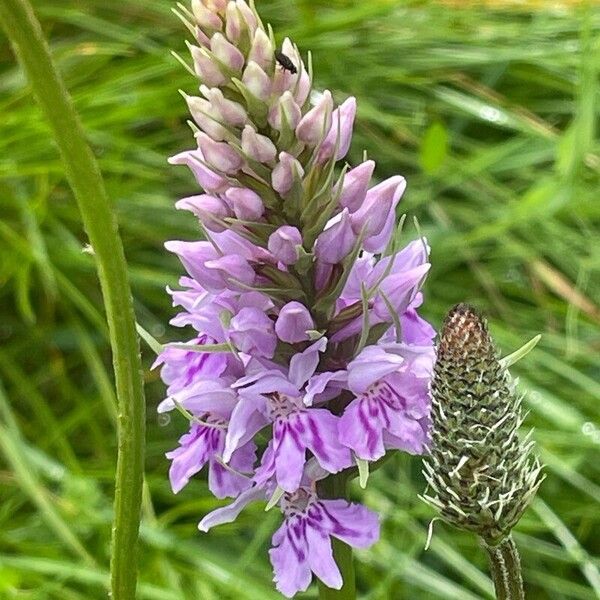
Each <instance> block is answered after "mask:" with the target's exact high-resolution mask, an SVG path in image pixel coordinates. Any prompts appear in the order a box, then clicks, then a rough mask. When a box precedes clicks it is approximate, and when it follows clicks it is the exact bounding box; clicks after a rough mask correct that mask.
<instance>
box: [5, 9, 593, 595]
mask: <svg viewBox="0 0 600 600" xmlns="http://www.w3.org/2000/svg"><path fill="white" fill-rule="evenodd" d="M257 4H258V8H259V10H260V12H261V14H262V16H263V18H264V19H265V20H267V21H270V22H271V23H272V24H273V26H274V27H275V28H276V32H277V34H278V36H279V39H280V40H281V39H282V38H283V36H284V35H289V36H292V37H293V39H294V40H295V41H296V42H297V43H298V44H299V46H300V48H301V50H302V51H303V52H304V53H305V52H306V51H307V50H309V49H310V50H312V52H313V60H314V66H315V73H316V84H317V86H319V87H323V88H324V87H328V88H330V89H332V90H334V92H335V93H336V95H337V96H338V98H343V97H344V96H345V95H347V94H353V95H355V96H357V98H358V100H359V116H358V123H357V127H356V136H355V140H354V143H353V146H352V150H351V154H350V158H351V160H352V161H353V162H356V161H358V160H359V159H360V157H361V155H362V152H363V149H366V150H367V152H368V153H369V155H370V156H372V157H373V158H375V159H376V160H377V161H378V168H377V176H378V177H379V178H383V177H386V176H389V175H391V174H394V173H401V174H403V175H405V176H406V177H407V179H408V181H409V189H408V191H407V193H406V195H405V198H404V200H403V201H402V205H401V207H402V210H403V211H405V212H407V213H408V215H409V217H412V216H416V217H418V219H419V222H420V224H421V228H422V230H423V232H424V233H425V234H426V235H427V236H428V238H429V240H430V243H431V245H432V248H433V265H434V267H433V270H432V273H431V277H430V278H429V280H428V283H427V286H426V292H427V301H426V304H425V306H424V309H423V312H424V314H425V316H427V317H428V318H429V319H430V320H431V321H432V322H433V323H434V324H435V325H436V326H438V325H439V324H440V321H441V318H442V316H443V314H444V312H445V311H446V310H447V309H448V308H449V307H450V306H451V305H452V304H453V303H455V302H458V301H462V300H466V301H469V302H472V303H474V304H476V305H477V306H478V307H480V308H481V309H483V310H484V311H485V312H486V313H487V314H488V315H489V317H490V321H491V326H492V330H493V332H494V334H495V335H496V336H497V340H498V342H499V343H500V345H501V346H502V348H503V351H504V352H505V353H506V354H508V353H509V352H511V351H513V350H514V349H516V348H517V347H519V346H520V345H522V344H523V343H524V342H526V341H527V340H528V339H530V338H531V337H533V336H534V335H535V334H537V333H539V332H541V333H543V334H544V336H543V339H542V342H541V343H540V345H539V346H538V348H537V349H536V350H534V351H533V352H532V353H531V354H530V355H528V356H527V357H526V358H525V359H524V360H523V361H522V362H520V363H518V364H517V365H516V366H515V367H514V373H515V374H516V375H518V376H519V378H520V386H521V388H522V389H523V391H524V392H527V399H526V407H527V409H528V410H530V414H529V416H528V418H527V425H529V426H535V428H536V431H535V439H536V440H537V442H538V445H539V448H540V451H541V454H542V458H543V460H544V461H545V462H546V464H547V465H548V467H547V474H548V478H547V480H546V482H545V483H544V484H543V486H542V490H541V493H540V495H539V499H538V500H537V501H536V503H535V504H534V506H533V508H532V509H531V510H530V511H529V512H528V513H527V514H526V516H525V518H524V519H523V520H522V522H521V523H520V525H519V527H518V531H517V533H516V536H515V537H516V539H517V542H518V544H519V546H520V550H521V553H522V559H523V564H524V570H525V579H526V582H527V587H528V591H529V595H528V597H529V598H531V599H543V598H552V599H558V600H562V599H565V600H566V599H583V600H588V599H593V598H600V574H599V571H600V460H599V459H600V408H599V399H600V384H599V382H598V379H599V377H598V376H599V374H600V360H599V356H600V326H599V325H600V308H599V307H598V300H599V298H600V294H599V291H600V280H599V278H598V270H599V268H600V244H599V243H598V239H599V237H598V234H599V224H600V204H599V201H598V200H599V199H598V195H599V191H600V144H599V140H598V136H597V134H596V128H595V122H596V119H597V115H598V110H599V109H598V100H599V98H598V69H599V67H600V9H598V8H597V7H596V8H594V7H592V6H591V5H589V6H588V7H587V8H586V7H585V6H581V7H579V8H570V9H566V8H562V9H561V8H556V9H549V8H548V7H547V8H546V10H539V3H537V6H536V7H534V6H531V7H529V8H528V7H527V5H526V3H524V5H523V6H521V7H520V8H512V9H510V10H509V9H503V10H495V11H494V10H491V9H489V8H485V9H484V8H477V7H474V6H472V5H469V7H466V6H465V7H464V8H462V9H460V10H459V9H456V8H453V9H450V8H448V7H447V6H443V5H442V4H440V3H436V2H432V1H406V2H399V1H392V0H370V1H369V2H353V1H351V0H286V1H282V0H259V1H258V2H257ZM34 5H35V8H36V10H37V12H38V15H39V17H40V18H41V20H42V23H43V26H44V29H45V31H46V34H47V35H48V36H49V38H50V40H51V44H52V49H53V52H54V56H55V58H56V60H57V62H58V64H59V66H60V69H61V71H62V73H63V75H64V77H65V78H66V82H67V84H68V87H69V89H70V90H71V92H72V93H73V95H74V98H75V102H76V105H77V108H78V110H79V111H80V113H81V116H82V119H83V121H84V124H85V127H86V130H87V132H88V134H89V137H90V140H91V141H92V143H93V145H94V148H95V150H96V152H97V155H98V156H99V158H100V161H101V165H102V168H103V172H104V176H105V178H106V183H107V187H108V190H109V194H110V196H111V198H112V199H113V200H114V202H115V206H116V208H117V210H118V214H119V220H120V224H121V232H122V235H123V238H124V244H125V249H126V253H127V256H128V260H129V265H130V270H131V278H132V282H133V289H134V296H135V303H136V311H137V316H138V320H139V321H140V322H141V323H142V324H143V325H144V326H145V327H146V328H147V329H148V330H150V331H151V332H152V333H153V334H154V335H155V336H156V337H158V338H159V339H161V340H163V341H166V340H168V339H173V337H174V336H176V335H177V334H178V333H179V332H177V331H173V330H172V329H171V328H169V327H168V325H167V323H168V319H169V318H170V316H172V315H173V309H172V308H171V307H170V303H169V297H168V296H167V295H166V293H165V292H164V287H165V285H166V284H170V285H175V284H176V281H177V278H178V275H179V274H180V272H181V267H180V266H179V264H178V263H177V262H176V261H175V260H174V259H173V258H172V257H171V256H169V255H167V254H166V253H165V252H164V251H163V249H162V244H163V242H164V241H165V240H167V239H173V238H181V239H194V238H197V237H198V231H197V229H196V226H195V223H194V219H192V218H189V217H187V216H185V215H182V214H179V213H177V211H175V210H174V209H173V203H174V201H175V200H176V199H178V198H179V197H181V196H183V195H186V194H189V193H190V192H192V191H194V190H195V187H194V184H193V183H192V180H191V177H190V176H189V174H188V173H187V172H186V170H184V169H177V168H172V167H169V166H168V165H167V164H166V157H167V156H168V155H171V154H173V153H175V152H177V151H179V150H182V149H185V148H188V147H191V145H192V143H193V140H192V137H191V134H190V131H189V129H188V127H187V126H186V124H185V120H186V118H187V115H186V111H185V106H184V103H183V101H182V100H181V98H180V96H179V94H178V93H177V90H178V88H182V89H184V90H186V91H187V92H189V93H193V91H194V81H193V80H192V79H191V77H190V76H189V75H188V74H187V73H186V72H185V71H184V70H183V69H182V68H181V67H180V65H179V64H178V63H177V62H176V61H175V60H174V59H173V58H172V57H171V56H170V55H169V50H170V49H175V50H177V51H180V52H181V53H182V54H184V48H185V47H184V43H183V39H184V35H185V31H184V29H183V27H182V26H181V25H180V24H179V22H178V21H177V19H176V18H175V17H174V16H173V15H172V14H171V13H170V8H171V6H172V3H171V2H169V1H167V0H122V1H121V2H110V3H107V2H103V1H101V0H86V1H83V0H55V1H54V2H52V3H49V2H42V1H41V0H37V1H35V2H34ZM0 116H1V119H0V202H1V204H0V215H1V218H0V381H1V385H0V598H27V599H29V598H31V599H33V598H36V599H38V598H39V599H45V598H49V599H50V598H57V599H59V598H60V599H61V600H62V599H83V598H103V597H105V596H106V591H107V581H108V572H107V565H108V552H109V537H110V522H111V504H112V492H113V489H112V485H113V484H112V477H113V473H114V467H115V454H116V448H115V436H114V427H113V423H114V417H115V399H114V397H113V392H112V387H111V369H110V356H109V352H108V343H107V336H106V327H105V325H104V321H103V313H102V305H101V299H100V292H99V288H98V284H97V281H96V276H95V271H94V265H93V259H92V257H91V256H90V255H89V254H88V253H86V252H84V251H82V250H83V249H84V247H85V236H84V234H83V233H82V230H81V224H80V219H79V215H78V212H77V208H76V206H75V203H74V201H73V199H72V197H71V193H70V190H69V188H68V186H67V183H66V181H65V179H64V175H63V171H62V166H61V163H60V161H59V158H58V156H57V152H56V149H55V147H54V145H53V143H52V140H51V139H50V135H49V130H48V128H47V126H46V124H45V123H44V121H43V119H42V117H41V114H40V112H39V111H38V109H37V107H36V106H35V104H34V103H33V100H32V98H31V96H30V90H29V88H28V86H27V82H26V81H25V80H24V77H23V74H22V73H21V71H20V70H19V69H17V68H16V66H15V63H14V59H13V56H12V54H11V52H10V49H9V47H8V44H7V43H6V40H5V39H4V38H0ZM409 222H410V220H409ZM415 236H416V232H415V230H414V228H412V227H406V228H405V231H404V234H403V237H404V238H405V240H406V241H408V240H409V239H411V238H412V237H415ZM146 350H147V349H146V348H144V354H145V364H146V366H147V367H148V368H149V365H150V364H151V362H152V356H151V353H150V352H149V351H146ZM146 379H147V383H148V385H147V396H148V447H147V489H146V494H145V498H144V521H143V526H142V532H141V547H142V550H141V564H140V572H141V585H140V588H139V597H140V598H148V599H157V600H163V599H165V600H170V599H173V600H176V599H180V598H184V599H188V598H189V599H192V598H194V599H201V600H213V599H219V600H220V599H234V598H235V599H237V598H244V599H246V598H248V599H257V600H258V599H267V598H277V597H278V595H277V594H276V593H275V592H274V591H272V586H271V583H270V578H271V573H270V567H269V564H268V560H267V555H266V549H267V548H268V545H269V540H270V536H271V534H272V531H273V530H274V528H275V527H276V526H277V523H278V521H279V516H278V515H277V514H276V511H271V512H269V513H263V512H262V509H261V508H260V507H257V508H255V509H251V510H247V511H246V512H245V513H243V514H242V516H241V517H240V518H239V519H238V521H237V522H236V523H235V524H232V525H228V526H224V527H221V528H219V529H217V530H214V531H213V532H211V533H210V534H209V535H204V534H199V533H198V532H197V530H196V523H197V521H198V520H199V519H200V517H201V516H202V515H203V514H204V513H206V512H207V511H208V510H210V509H212V508H214V507H215V506H216V502H215V500H214V499H213V498H212V497H211V496H210V494H209V493H208V491H207V488H206V484H205V482H204V481H203V480H202V479H201V478H197V479H196V481H194V482H192V483H191V484H190V485H189V486H188V488H186V490H185V491H183V492H182V493H181V494H180V495H179V496H177V497H175V496H173V495H172V494H171V492H170V490H169V487H168V482H167V477H166V473H167V467H168V463H167V461H166V459H164V457H163V454H164V452H165V451H166V450H168V449H170V448H172V447H173V446H174V445H175V443H176V440H177V438H178V436H179V435H180V433H181V432H182V431H183V429H184V428H185V424H184V422H183V420H182V419H179V418H178V417H177V416H175V417H173V419H172V420H171V421H170V422H166V421H161V420H159V419H158V418H157V416H156V414H155V407H156V404H157V402H158V401H159V400H160V399H161V394H162V391H163V388H162V385H161V384H160V382H159V381H157V375H156V373H153V372H150V371H149V369H148V371H147V372H146ZM422 489H423V482H422V478H421V476H420V461H419V459H418V458H410V457H397V458H395V459H394V460H392V461H390V463H389V464H388V465H386V467H385V468H384V469H382V470H380V471H378V472H377V473H376V474H375V475H373V476H372V478H371V480H370V482H369V488H368V490H367V492H366V493H365V494H364V497H365V501H366V502H367V504H369V505H370V506H371V507H373V508H375V509H377V510H378V511H380V512H381V513H382V515H383V519H384V529H383V536H382V540H381V542H380V543H379V544H377V545H376V546H375V547H374V548H373V549H371V550H370V551H368V552H362V553H360V555H359V556H360V566H359V571H358V574H359V586H360V590H361V593H362V596H361V597H362V598H364V599H369V600H375V599H387V598H389V599H403V598H411V599H412V598H424V599H430V598H431V599H447V598H450V599H452V598H456V599H461V600H471V599H475V598H492V597H493V596H492V592H491V584H490V581H489V579H488V577H487V569H486V565H485V562H484V556H483V554H482V552H481V550H480V549H479V548H478V547H477V544H476V542H475V540H474V539H473V538H472V537H471V536H467V535H461V534H457V533H456V532H455V531H453V530H450V529H449V528H448V527H447V526H445V525H443V524H441V523H436V524H435V526H434V537H433V542H432V545H431V548H430V549H429V550H428V551H424V544H425V539H426V534H427V526H428V524H429V520H430V519H431V518H432V516H433V514H432V512H431V511H430V509H429V508H428V507H426V506H425V505H424V504H422V503H421V502H420V501H419V500H418V499H417V493H419V492H421V491H422ZM355 492H356V495H357V497H358V496H359V495H360V494H362V492H361V493H360V494H359V491H358V490H355ZM303 597H306V598H311V597H312V598H315V597H316V592H315V591H314V590H312V591H310V592H309V593H307V594H306V595H305V596H303Z"/></svg>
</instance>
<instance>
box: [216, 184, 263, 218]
mask: <svg viewBox="0 0 600 600" xmlns="http://www.w3.org/2000/svg"><path fill="white" fill-rule="evenodd" d="M225 197H226V198H227V200H228V201H229V202H230V204H231V208H232V209H233V213H234V214H235V216H236V217H237V218H238V219H240V220H242V221H258V219H260V218H261V217H262V216H263V213H264V211H265V207H264V205H263V201H262V200H261V198H260V196H259V195H258V194H257V193H256V192H255V191H253V190H249V189H247V188H237V187H232V188H229V189H228V190H227V191H226V192H225Z"/></svg>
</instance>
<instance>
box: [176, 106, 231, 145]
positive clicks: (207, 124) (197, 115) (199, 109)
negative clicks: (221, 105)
mask: <svg viewBox="0 0 600 600" xmlns="http://www.w3.org/2000/svg"><path fill="white" fill-rule="evenodd" d="M185 101H186V102H187V105H188V108H189V110H190V113H191V114H192V117H193V118H194V121H196V123H197V124H198V126H199V127H200V129H202V131H204V132H205V133H207V134H208V135H209V136H210V137H211V138H212V139H213V140H215V141H216V142H220V141H222V140H224V139H225V138H226V137H227V129H225V127H223V125H222V124H221V122H220V115H219V114H218V113H217V111H216V110H215V109H214V107H213V106H212V105H211V103H210V102H209V101H208V100H205V99H204V98H200V97H198V96H188V95H186V96H185Z"/></svg>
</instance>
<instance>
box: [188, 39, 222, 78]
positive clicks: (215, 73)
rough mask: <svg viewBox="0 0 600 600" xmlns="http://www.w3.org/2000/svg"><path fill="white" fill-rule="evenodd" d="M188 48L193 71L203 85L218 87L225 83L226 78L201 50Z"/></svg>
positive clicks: (193, 47)
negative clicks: (192, 61) (192, 62)
mask: <svg viewBox="0 0 600 600" xmlns="http://www.w3.org/2000/svg"><path fill="white" fill-rule="evenodd" d="M188 46H189V49H190V52H191V54H192V58H193V60H194V71H196V75H198V77H199V78H200V80H201V81H202V82H203V83H205V84H206V85H209V86H219V85H223V84H225V83H227V77H225V75H223V73H221V70H220V69H219V67H218V66H217V64H216V63H215V61H214V60H213V59H212V58H211V57H210V56H209V55H208V54H206V51H205V50H204V49H203V48H198V46H192V45H191V44H189V45H188Z"/></svg>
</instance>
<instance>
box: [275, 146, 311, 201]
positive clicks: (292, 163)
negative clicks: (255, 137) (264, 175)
mask: <svg viewBox="0 0 600 600" xmlns="http://www.w3.org/2000/svg"><path fill="white" fill-rule="evenodd" d="M302 177H304V169H303V168H302V165H301V164H300V163H299V162H298V161H297V160H296V159H295V158H294V157H293V156H292V155H291V154H288V153H287V152H281V153H280V154H279V162H278V163H277V165H276V166H275V168H274V169H273V173H272V174H271V183H272V185H273V189H274V190H275V191H276V192H279V193H280V194H282V195H283V194H287V193H288V192H289V191H290V190H291V189H292V185H293V184H294V179H302Z"/></svg>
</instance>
